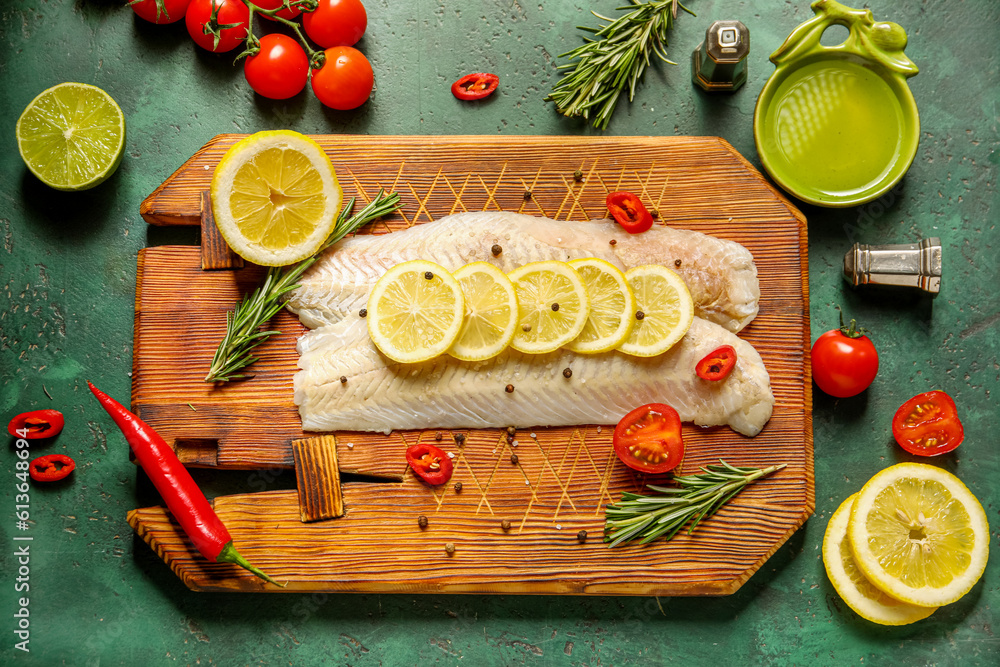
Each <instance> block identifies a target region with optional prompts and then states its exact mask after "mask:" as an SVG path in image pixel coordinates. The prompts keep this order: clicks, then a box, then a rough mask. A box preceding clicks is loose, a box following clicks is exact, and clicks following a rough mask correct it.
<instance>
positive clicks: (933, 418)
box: [892, 391, 965, 456]
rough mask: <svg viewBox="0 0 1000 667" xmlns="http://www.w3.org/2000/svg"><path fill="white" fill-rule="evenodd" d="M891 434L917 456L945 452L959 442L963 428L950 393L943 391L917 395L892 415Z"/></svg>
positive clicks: (962, 437) (963, 432) (962, 434)
mask: <svg viewBox="0 0 1000 667" xmlns="http://www.w3.org/2000/svg"><path fill="white" fill-rule="evenodd" d="M892 437H894V438H895V439H896V442H898V443H899V446H900V447H902V448H903V449H905V450H906V451H908V452H909V453H911V454H916V455H917V456H937V455H938V454H945V453H947V452H950V451H951V450H953V449H955V448H956V447H958V446H959V445H960V444H962V440H963V439H965V429H963V428H962V422H961V420H960V419H959V418H958V409H957V408H956V407H955V401H953V400H952V399H951V396H949V395H948V394H946V393H944V392H943V391H928V392H925V393H923V394H917V395H916V396H914V397H913V398H911V399H910V400H908V401H907V402H906V403H903V405H902V406H900V408H899V410H897V411H896V415H895V416H894V417H893V418H892Z"/></svg>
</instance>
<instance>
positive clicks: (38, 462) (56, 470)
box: [28, 454, 76, 482]
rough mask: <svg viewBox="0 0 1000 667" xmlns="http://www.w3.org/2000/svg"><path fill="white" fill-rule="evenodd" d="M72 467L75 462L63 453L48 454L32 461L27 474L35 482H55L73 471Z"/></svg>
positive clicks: (74, 466) (74, 465)
mask: <svg viewBox="0 0 1000 667" xmlns="http://www.w3.org/2000/svg"><path fill="white" fill-rule="evenodd" d="M74 468H76V462H74V461H73V459H71V458H70V457H68V456H66V455H65V454H49V455H47V456H39V457H38V458H37V459H35V460H34V461H32V462H31V464H30V465H29V466H28V474H29V475H31V479H33V480H35V481H36V482H57V481H59V480H60V479H63V478H65V477H66V476H68V475H69V474H70V473H71V472H73V469H74Z"/></svg>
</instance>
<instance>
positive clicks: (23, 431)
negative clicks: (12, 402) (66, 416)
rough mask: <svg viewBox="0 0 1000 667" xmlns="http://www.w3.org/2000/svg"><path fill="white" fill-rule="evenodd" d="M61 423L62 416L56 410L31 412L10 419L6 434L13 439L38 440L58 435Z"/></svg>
mask: <svg viewBox="0 0 1000 667" xmlns="http://www.w3.org/2000/svg"><path fill="white" fill-rule="evenodd" d="M63 423H64V420H63V414H62V413H61V412H59V411H58V410H32V411H31V412H22V413H21V414H19V415H18V416H16V417H14V418H13V419H11V420H10V423H9V424H7V432H8V433H10V434H11V435H12V436H14V437H15V438H25V439H26V440H40V439H41V438H51V437H53V436H55V435H59V431H61V430H62V429H63Z"/></svg>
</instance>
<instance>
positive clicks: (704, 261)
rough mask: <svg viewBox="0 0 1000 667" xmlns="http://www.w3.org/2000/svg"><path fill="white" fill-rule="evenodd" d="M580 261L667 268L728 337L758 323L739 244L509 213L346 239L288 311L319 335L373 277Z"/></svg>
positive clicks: (360, 303) (749, 261)
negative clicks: (424, 263) (422, 269)
mask: <svg viewBox="0 0 1000 667" xmlns="http://www.w3.org/2000/svg"><path fill="white" fill-rule="evenodd" d="M612 239H614V240H615V241H616V244H615V245H613V246H612V245H611V244H610V243H609V241H611V240H612ZM494 244H497V245H500V246H501V248H503V251H502V252H501V253H500V255H499V256H498V257H494V256H493V254H492V253H491V248H492V246H493V245H494ZM578 257H600V258H601V259H605V260H607V261H609V262H611V263H612V264H614V265H615V266H617V267H618V268H620V269H622V270H623V271H626V270H628V269H630V268H632V267H634V266H640V265H642V264H663V265H665V266H667V267H669V268H671V269H673V270H675V271H677V272H678V273H679V274H680V276H681V277H682V278H683V279H684V282H685V283H687V286H688V289H689V290H691V296H692V298H693V299H694V303H695V314H696V315H698V316H699V317H702V318H704V319H707V320H710V321H712V322H716V323H717V324H721V325H722V326H724V327H725V328H727V329H729V330H730V331H739V330H740V329H742V328H743V327H745V326H746V325H747V324H748V323H749V322H750V320H752V319H753V318H754V317H755V316H756V315H757V301H758V300H759V298H760V286H759V285H758V283H757V268H756V266H754V263H753V257H752V256H751V255H750V252H749V251H748V250H747V249H746V248H744V247H743V246H741V245H740V244H738V243H734V242H732V241H725V240H722V239H718V238H715V237H713V236H708V235H706V234H701V233H699V232H693V231H689V230H684V229H674V228H672V227H663V226H659V225H654V226H653V228H652V229H650V230H649V231H647V232H644V233H642V234H635V235H633V234H628V233H626V232H625V231H624V230H622V228H621V226H619V225H617V224H616V223H613V222H610V221H607V220H598V221H590V222H568V221H557V220H550V219H548V218H539V217H534V216H529V215H520V214H518V213H509V212H505V211H485V212H477V213H459V214H457V215H450V216H447V217H444V218H440V219H438V220H436V221H434V222H429V223H426V224H421V225H415V226H414V227H411V228H410V229H406V230H401V231H398V232H393V233H391V234H380V235H364V236H356V237H352V238H348V239H344V240H343V241H341V242H340V243H337V244H336V245H334V246H333V247H332V248H331V249H330V250H329V251H327V253H326V254H325V255H324V256H323V257H322V258H321V259H320V260H319V261H318V262H316V264H315V265H314V266H312V267H311V268H310V269H309V271H307V272H306V274H305V275H304V276H303V277H302V280H301V284H302V286H301V287H300V288H298V289H297V290H295V291H294V292H293V293H292V294H291V295H290V298H289V299H288V303H287V305H288V307H289V308H290V309H291V310H292V311H294V312H295V313H297V314H298V316H299V319H301V320H302V323H303V324H305V325H306V326H307V327H309V328H310V329H315V328H317V327H321V326H324V325H326V324H333V323H335V322H338V321H340V320H341V319H343V318H344V317H345V316H346V315H347V314H351V315H355V316H356V314H357V312H358V311H359V310H360V309H361V308H364V307H365V305H366V303H367V299H368V294H369V292H370V291H371V288H372V287H373V286H374V285H375V282H376V281H377V280H378V279H379V277H380V276H382V274H383V273H385V272H386V271H387V270H389V269H390V268H391V267H393V266H395V265H396V264H399V263H400V262H404V261H407V260H410V259H429V260H431V261H433V262H437V263H438V264H441V265H442V266H444V267H445V268H446V269H448V270H449V271H454V270H456V269H458V268H459V267H461V266H463V265H465V264H468V263H469V262H474V261H486V262H490V263H491V264H494V265H496V266H497V267H499V268H500V270H501V271H503V272H504V273H510V272H511V271H513V270H514V269H515V268H517V267H519V266H522V265H524V264H527V263H528V262H534V261H539V260H547V259H556V260H562V261H566V260H570V259H575V258H578ZM676 260H680V266H677V263H676Z"/></svg>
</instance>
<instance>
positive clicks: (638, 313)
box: [635, 310, 646, 320]
mask: <svg viewBox="0 0 1000 667" xmlns="http://www.w3.org/2000/svg"><path fill="white" fill-rule="evenodd" d="M644 317H646V313H644V312H642V311H641V310H637V311H635V319H637V320H641V319H642V318H644Z"/></svg>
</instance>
